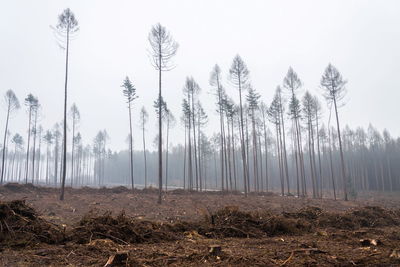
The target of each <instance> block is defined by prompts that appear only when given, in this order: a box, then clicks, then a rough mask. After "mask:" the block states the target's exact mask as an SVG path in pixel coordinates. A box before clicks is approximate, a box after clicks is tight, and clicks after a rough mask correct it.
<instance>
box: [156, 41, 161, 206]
mask: <svg viewBox="0 0 400 267" xmlns="http://www.w3.org/2000/svg"><path fill="white" fill-rule="evenodd" d="M158 51H161V44H159V50H158ZM158 66H159V72H158V201H157V203H158V204H161V195H162V119H161V116H162V111H161V109H162V106H161V99H162V98H161V66H162V60H161V54H160V55H159V57H158Z"/></svg>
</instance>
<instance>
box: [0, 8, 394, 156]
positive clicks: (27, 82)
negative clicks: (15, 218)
mask: <svg viewBox="0 0 400 267" xmlns="http://www.w3.org/2000/svg"><path fill="white" fill-rule="evenodd" d="M67 7H69V8H71V10H72V11H73V12H74V13H75V16H76V18H77V19H78V21H79V26H80V31H79V34H78V36H77V38H76V39H75V40H74V41H73V42H72V44H71V50H70V78H69V88H68V89H69V93H68V96H69V100H68V101H69V104H68V106H70V105H71V104H72V103H73V102H75V103H76V104H77V106H78V108H79V109H80V112H81V117H82V119H81V123H80V126H79V131H81V133H82V136H83V141H84V143H88V142H89V143H92V140H93V137H94V136H95V135H96V133H97V131H98V130H101V129H107V131H108V133H109V135H110V138H111V139H110V143H109V145H110V147H111V148H112V149H125V148H126V147H127V145H126V142H125V139H126V136H127V134H128V130H129V128H128V110H127V107H126V104H125V100H124V98H123V94H122V88H121V87H120V85H121V84H122V81H123V79H124V77H125V76H126V75H128V76H129V77H130V78H131V80H132V81H133V83H134V84H135V86H136V88H137V93H138V95H139V98H138V99H137V100H135V102H134V110H133V112H134V113H133V114H134V122H135V125H138V115H139V111H140V108H141V107H142V106H143V105H144V106H146V108H147V110H148V112H149V115H150V120H149V123H148V128H149V130H148V134H147V139H148V142H149V143H150V142H152V141H153V138H154V136H155V129H156V128H155V125H156V122H155V114H154V109H153V107H152V103H153V101H154V100H155V99H156V96H157V90H158V88H157V86H158V83H157V78H158V76H157V72H156V71H155V70H154V68H153V67H152V65H151V64H150V61H149V58H148V52H147V51H148V48H149V45H148V40H147V37H148V33H149V31H150V29H151V26H152V25H154V24H156V23H157V22H160V23H161V24H163V25H164V26H165V27H167V29H168V30H169V31H170V32H171V34H172V35H173V37H174V39H175V40H176V41H177V42H178V43H179V45H180V47H179V50H178V53H177V56H176V57H175V58H174V62H175V64H176V68H175V69H174V70H173V71H171V72H168V73H165V74H164V80H163V84H164V88H163V95H164V98H165V99H166V101H167V103H168V105H169V107H170V109H171V110H172V112H173V113H174V115H175V117H177V118H179V117H180V116H181V99H182V87H183V84H184V81H185V78H186V76H193V77H194V79H195V80H196V81H197V82H198V83H199V85H200V86H201V88H202V93H201V100H202V102H203V105H204V107H205V109H206V111H207V113H208V115H209V117H210V123H209V125H208V127H207V132H208V133H212V132H214V131H217V129H218V128H217V125H218V118H217V116H216V114H215V112H214V110H215V105H214V103H215V101H214V97H213V96H212V95H211V93H210V90H211V88H210V86H209V83H208V80H209V74H210V71H211V69H212V67H213V66H214V64H216V63H218V64H219V65H220V67H221V68H222V71H223V77H224V84H225V87H226V88H227V92H228V94H230V95H231V96H233V97H234V99H237V98H238V93H237V91H236V90H235V89H234V88H232V86H230V85H229V83H228V82H227V76H228V70H229V67H230V65H231V62H232V59H233V57H234V56H235V55H236V54H240V55H241V56H242V58H243V59H244V61H245V62H246V63H247V66H248V68H249V70H250V75H251V82H252V84H253V86H254V88H255V89H256V90H257V91H258V92H259V93H260V94H261V95H262V100H263V101H265V102H266V103H268V104H269V103H270V102H271V98H272V96H273V93H274V91H275V88H276V86H277V85H279V84H281V83H282V80H283V78H284V76H285V75H286V72H287V70H288V68H289V66H292V67H293V68H294V70H295V71H296V72H297V73H298V75H299V76H300V78H301V79H302V81H303V83H304V86H303V89H302V91H301V92H300V93H301V94H303V93H304V92H305V90H306V89H307V90H310V91H311V92H313V93H315V94H319V95H320V93H321V90H320V89H319V81H320V78H321V75H322V73H323V71H324V69H325V67H326V66H327V64H328V63H329V62H331V63H332V64H333V65H335V66H336V67H337V68H338V69H339V71H340V72H341V73H342V75H343V76H344V78H345V79H347V80H348V85H347V90H348V94H347V97H346V106H344V107H343V108H342V109H341V110H340V117H341V120H342V121H341V123H342V125H343V126H344V125H345V124H349V125H350V126H351V127H352V128H355V127H357V126H364V127H367V126H368V124H369V123H372V124H373V125H374V126H376V127H377V128H378V129H379V130H383V129H384V128H387V129H388V130H389V131H390V132H391V133H392V135H394V136H399V135H400V123H399V111H398V109H399V107H398V105H399V104H398V103H399V99H400V79H399V76H398V75H399V71H400V15H399V14H400V1H398V0H393V1H390V0H385V1H381V0H376V1H369V0H360V1H351V0H342V1H339V0H336V1H322V0H321V1H317V0H314V1H304V0H302V1H300V0H293V1H281V0H280V1H278V0H276V1H266V0H260V1H234V0H225V1H223V0H218V1H216V0H201V1H200V0H199V1H189V0H185V1H184V0H181V1H177V0H176V1H170V0H168V1H166V0H163V1H161V0H160V1H131V0H130V1H120V0H115V1H100V0H85V1H82V0H76V1H60V0H57V1H54V0H47V1H44V0H35V1H32V0H26V1H22V0H1V2H0V33H1V35H0V36H1V37H0V38H1V39H0V94H1V95H4V93H5V92H6V90H8V89H13V90H14V91H15V93H16V94H17V96H18V98H19V100H20V102H23V99H24V98H25V97H26V95H27V94H28V93H32V94H34V95H36V96H37V97H38V98H39V101H40V103H41V105H42V114H43V115H42V118H41V122H40V123H41V124H42V125H43V127H44V129H49V128H51V127H52V126H53V125H54V123H55V122H59V121H61V119H62V114H63V90H64V87H63V86H64V71H65V70H64V67H65V66H64V60H65V51H63V50H61V49H60V48H59V47H58V45H57V44H56V42H55V39H54V36H53V33H52V31H51V29H50V25H56V23H57V16H58V15H59V14H60V13H61V12H62V11H63V10H64V9H65V8H67ZM321 100H322V98H321ZM322 101H323V100H322ZM323 107H324V108H325V107H326V104H325V102H324V101H323ZM1 110H2V111H1V112H0V128H1V131H3V129H4V125H5V123H4V122H5V109H4V107H1ZM324 115H325V118H327V112H326V108H325V114H324ZM27 117H28V116H27V112H26V107H25V106H23V107H22V109H21V110H20V111H19V112H18V113H17V114H16V115H15V116H14V118H13V120H12V121H11V124H10V131H11V132H12V133H13V134H14V133H15V132H19V133H20V134H21V135H23V137H24V139H25V140H26V129H27V124H28V118H27ZM325 121H326V120H325ZM172 134H173V138H172V142H173V143H177V142H178V141H182V140H183V129H182V126H181V125H180V124H177V126H176V127H175V129H174V130H173V132H172ZM2 135H3V133H2V132H1V136H2ZM140 137H141V136H140V134H139V129H137V128H136V129H135V136H134V138H135V139H136V141H135V147H136V148H137V149H140V148H141V143H140V141H141V139H139V138H140Z"/></svg>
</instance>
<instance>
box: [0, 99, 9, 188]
mask: <svg viewBox="0 0 400 267" xmlns="http://www.w3.org/2000/svg"><path fill="white" fill-rule="evenodd" d="M10 111H11V98H10V99H9V100H8V107H7V119H6V128H5V130H4V139H3V157H2V160H1V180H0V184H3V179H4V166H5V165H4V164H5V159H6V158H5V156H6V149H7V148H6V143H7V131H8V121H9V118H10Z"/></svg>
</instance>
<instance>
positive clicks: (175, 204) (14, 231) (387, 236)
mask: <svg viewBox="0 0 400 267" xmlns="http://www.w3.org/2000/svg"><path fill="white" fill-rule="evenodd" d="M58 194H59V191H58V190H57V189H53V188H43V187H35V186H33V185H17V184H8V185H5V186H2V187H0V266H105V264H106V262H107V260H108V259H109V257H110V256H114V257H115V258H114V261H113V264H112V265H109V266H166V265H168V266H400V208H399V207H400V206H399V204H400V195H399V194H392V195H379V194H370V195H368V196H359V198H358V199H356V200H352V201H346V202H345V201H342V200H337V201H334V200H332V199H310V198H305V199H298V198H296V197H287V196H285V197H282V196H279V195H277V194H272V193H269V194H258V195H256V194H252V195H249V196H248V197H247V198H246V197H244V196H243V195H242V194H239V193H238V194H221V193H219V192H208V193H190V194H189V193H188V192H185V191H183V190H175V191H170V192H168V194H166V195H164V199H163V203H162V204H161V205H158V204H156V200H157V191H156V190H154V189H147V190H135V191H132V190H129V189H126V188H124V187H117V188H110V189H106V188H102V189H93V188H82V189H71V188H68V189H67V192H66V197H65V201H62V202H61V201H59V200H58Z"/></svg>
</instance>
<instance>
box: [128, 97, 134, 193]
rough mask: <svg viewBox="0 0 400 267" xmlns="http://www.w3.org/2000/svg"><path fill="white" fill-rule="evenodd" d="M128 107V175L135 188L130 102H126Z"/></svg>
mask: <svg viewBox="0 0 400 267" xmlns="http://www.w3.org/2000/svg"><path fill="white" fill-rule="evenodd" d="M128 109H129V163H130V176H131V185H132V190H133V189H134V188H135V181H134V179H133V136H132V110H131V102H129V104H128Z"/></svg>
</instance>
